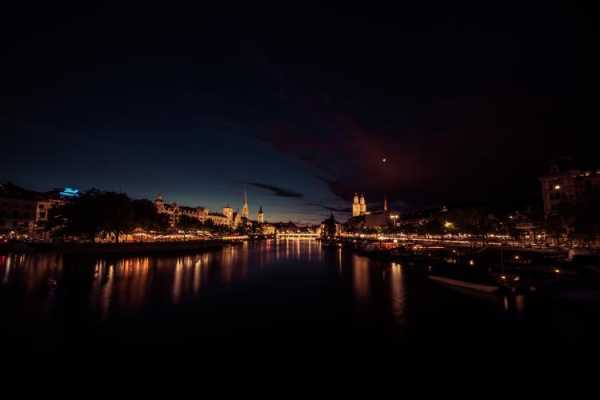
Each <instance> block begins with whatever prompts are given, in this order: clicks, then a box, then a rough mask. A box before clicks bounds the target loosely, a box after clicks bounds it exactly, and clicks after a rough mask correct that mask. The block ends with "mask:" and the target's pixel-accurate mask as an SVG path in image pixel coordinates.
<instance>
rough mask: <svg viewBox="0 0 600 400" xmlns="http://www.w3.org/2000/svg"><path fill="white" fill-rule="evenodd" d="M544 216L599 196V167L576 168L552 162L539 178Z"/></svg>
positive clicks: (557, 212) (555, 213)
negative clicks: (546, 172)
mask: <svg viewBox="0 0 600 400" xmlns="http://www.w3.org/2000/svg"><path fill="white" fill-rule="evenodd" d="M540 182H541V185H542V198H543V202H544V217H545V218H546V219H547V218H548V217H550V216H553V215H558V214H560V212H561V210H562V209H564V208H565V207H577V206H580V205H583V204H586V203H588V202H590V201H594V200H598V198H599V196H600V169H595V170H592V169H588V170H583V169H577V168H571V167H565V166H564V165H560V164H558V163H557V164H553V165H552V166H551V167H550V170H549V173H548V174H547V175H545V176H542V177H541V178H540Z"/></svg>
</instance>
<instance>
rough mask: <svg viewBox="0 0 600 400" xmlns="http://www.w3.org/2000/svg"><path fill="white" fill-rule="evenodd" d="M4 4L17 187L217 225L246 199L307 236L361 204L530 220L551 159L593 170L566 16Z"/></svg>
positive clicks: (579, 62)
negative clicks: (113, 197) (190, 212)
mask: <svg viewBox="0 0 600 400" xmlns="http://www.w3.org/2000/svg"><path fill="white" fill-rule="evenodd" d="M8 7H9V8H8V9H7V10H6V12H5V15H6V16H5V18H6V20H7V21H5V22H6V23H4V24H3V27H2V28H0V29H1V32H2V38H1V39H0V41H1V43H2V45H3V46H2V47H3V48H4V49H5V52H4V55H5V57H4V58H5V61H3V66H2V68H3V70H4V71H3V74H2V77H0V84H1V85H2V87H3V91H2V94H0V101H1V104H2V111H0V130H1V131H2V132H4V133H5V134H4V135H3V146H2V151H1V153H0V168H1V170H2V173H0V180H2V181H13V182H15V183H16V184H19V185H21V186H24V187H26V188H31V189H36V190H49V189H52V188H54V187H59V186H76V187H80V188H82V189H86V188H90V187H98V188H100V189H107V190H118V191H123V192H126V193H128V194H130V195H131V196H132V197H146V198H153V197H154V196H155V195H156V193H159V192H160V193H162V194H163V195H164V196H165V198H166V199H167V200H169V201H177V202H178V203H180V204H186V205H193V206H196V205H203V206H206V207H209V208H211V209H216V210H218V209H220V208H221V207H223V206H224V205H226V204H228V203H229V204H231V205H232V206H234V207H237V206H239V205H238V204H237V203H241V198H242V192H243V191H244V190H247V191H248V192H249V193H250V196H249V197H250V204H251V208H252V210H251V211H252V212H253V213H255V212H256V210H258V207H259V206H263V208H264V209H265V212H266V213H267V215H268V219H270V220H282V221H286V220H290V219H291V220H294V221H299V222H319V221H320V220H322V219H323V218H324V217H326V216H328V215H329V213H330V212H331V211H334V212H336V213H337V214H338V215H344V214H343V213H342V212H341V211H340V210H345V209H348V208H349V206H350V202H351V197H352V195H353V194H354V193H355V192H364V193H366V194H367V200H368V201H369V202H370V203H372V204H375V203H381V202H382V199H383V196H384V195H386V196H387V197H388V199H390V201H391V202H392V203H393V204H395V205H396V206H407V207H415V208H419V207H423V206H429V205H441V204H460V203H473V202H483V203H494V204H496V203H503V202H504V203H513V202H514V203H523V202H525V203H530V204H531V203H534V204H539V203H541V194H540V184H539V181H538V177H539V176H540V175H542V174H543V173H544V172H545V168H546V165H547V163H548V162H550V161H551V160H553V159H555V158H557V157H561V156H565V155H569V156H572V157H573V158H575V159H576V160H579V161H580V162H582V163H588V162H590V161H593V160H595V157H596V155H595V154H594V153H595V148H594V147H593V146H591V145H590V142H589V139H588V137H589V133H588V132H593V131H594V128H595V126H596V124H597V122H595V121H594V122H592V118H591V115H592V113H591V106H584V105H582V104H581V103H580V101H579V96H580V95H581V94H582V83H583V79H582V73H583V68H584V65H587V64H586V62H585V60H584V57H583V54H582V53H583V49H582V47H583V46H582V44H584V43H585V39H586V38H587V37H588V35H589V33H590V31H591V21H590V18H591V17H589V16H587V15H586V14H585V13H584V11H583V10H582V9H580V8H577V7H576V6H575V5H572V4H569V3H568V2H560V1H559V2H543V3H539V4H531V3H528V4H523V3H520V4H518V6H516V5H515V6H513V5H511V4H509V3H506V2H503V3H497V4H495V5H492V4H489V3H486V4H477V3H473V4H468V3H463V4H447V3H446V2H428V3H427V4H425V3H423V4H421V3H420V5H414V4H411V5H402V6H400V5H397V6H395V7H391V8H380V9H369V10H367V9H365V8H364V7H361V8H354V7H352V6H348V5H345V6H343V7H309V6H304V7H298V8H288V7H287V6H272V5H271V6H264V7H258V6H255V5H245V6H240V7H237V8H232V9H230V10H224V9H221V8H219V7H214V6H211V7H206V6H202V7H200V6H196V7H191V8H179V7H175V6H172V7H167V6H163V7H160V6H155V5H149V4H144V5H143V7H136V6H133V5H124V6H123V5H122V6H119V7H116V6H109V5H106V4H98V5H82V4H73V5H61V6H58V5H56V4H47V5H41V6H40V5H37V4H36V5H35V7H33V6H31V7H28V5H27V4H21V5H10V6H8ZM34 11H35V12H34ZM588 107H589V108H588ZM384 158H385V159H386V162H385V163H383V162H382V160H383V159H384ZM236 202H237V203H236Z"/></svg>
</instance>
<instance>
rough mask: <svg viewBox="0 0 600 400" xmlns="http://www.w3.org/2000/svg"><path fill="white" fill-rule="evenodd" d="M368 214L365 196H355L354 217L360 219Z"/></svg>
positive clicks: (353, 202)
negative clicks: (359, 217)
mask: <svg viewBox="0 0 600 400" xmlns="http://www.w3.org/2000/svg"><path fill="white" fill-rule="evenodd" d="M365 214H367V203H366V201H365V195H364V194H361V195H360V197H359V196H358V194H356V193H355V194H354V199H353V201H352V216H353V217H358V216H361V215H365Z"/></svg>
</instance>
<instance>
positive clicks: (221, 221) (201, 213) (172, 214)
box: [154, 192, 264, 227]
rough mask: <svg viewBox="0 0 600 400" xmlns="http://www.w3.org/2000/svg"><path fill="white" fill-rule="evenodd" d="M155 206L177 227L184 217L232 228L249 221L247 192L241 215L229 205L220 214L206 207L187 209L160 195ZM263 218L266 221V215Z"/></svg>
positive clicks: (155, 201)
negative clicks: (167, 201)
mask: <svg viewBox="0 0 600 400" xmlns="http://www.w3.org/2000/svg"><path fill="white" fill-rule="evenodd" d="M154 205H155V206H156V210H157V211H158V212H159V213H161V214H167V215H168V216H169V224H170V225H171V226H175V225H177V222H178V221H179V218H181V216H182V215H185V216H187V217H189V218H193V219H196V220H198V221H200V222H207V221H211V222H212V223H213V224H214V225H226V226H230V227H236V226H239V225H240V224H241V223H242V222H243V221H244V220H246V221H248V216H249V207H248V196H247V194H246V193H245V192H244V203H243V205H242V212H241V213H239V212H235V211H234V210H233V208H231V207H230V206H229V205H227V206H225V207H223V212H222V213H219V212H211V211H210V210H209V209H208V208H205V207H186V206H180V205H178V204H177V203H175V202H173V203H166V202H165V201H164V200H163V198H162V196H161V195H160V194H159V195H157V196H156V199H155V200H154ZM261 212H262V208H261ZM261 212H259V220H260V218H261V217H260V214H261ZM262 218H263V221H264V214H263V216H262Z"/></svg>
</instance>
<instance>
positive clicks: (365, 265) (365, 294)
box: [352, 255, 369, 303]
mask: <svg viewBox="0 0 600 400" xmlns="http://www.w3.org/2000/svg"><path fill="white" fill-rule="evenodd" d="M352 278H353V288H354V297H355V298H356V300H357V301H358V302H359V303H367V302H368V301H369V259H368V258H366V257H363V256H357V255H354V256H352Z"/></svg>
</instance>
